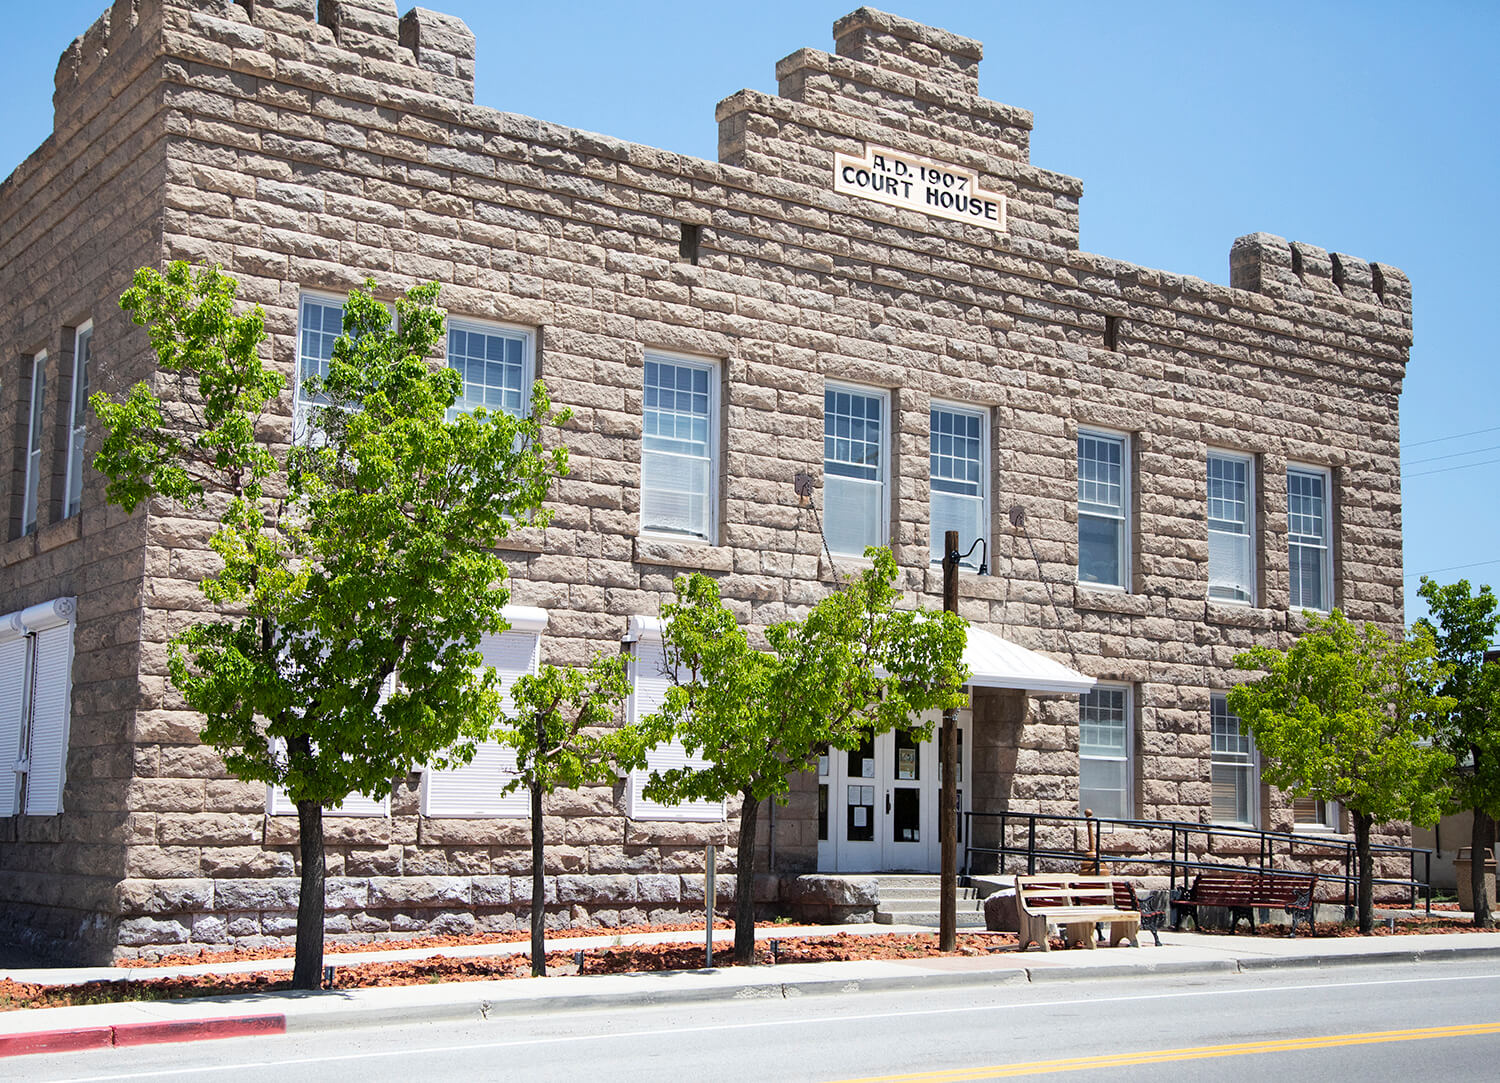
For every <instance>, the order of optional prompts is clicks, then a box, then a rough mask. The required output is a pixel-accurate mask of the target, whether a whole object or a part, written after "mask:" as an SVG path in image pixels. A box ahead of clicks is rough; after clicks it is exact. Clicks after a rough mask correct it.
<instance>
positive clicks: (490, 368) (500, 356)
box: [448, 322, 531, 415]
mask: <svg viewBox="0 0 1500 1083" xmlns="http://www.w3.org/2000/svg"><path fill="white" fill-rule="evenodd" d="M530 347H531V339H530V336H529V335H527V334H526V333H524V332H522V331H507V330H502V329H498V328H486V327H475V326H473V325H471V324H463V323H457V322H454V323H451V324H450V325H449V328H448V367H449V368H451V369H453V370H454V371H455V372H457V373H458V374H459V376H461V377H462V378H463V382H464V384H463V392H462V394H461V396H460V398H459V400H458V401H457V402H455V403H454V404H453V408H454V409H455V410H457V411H462V412H472V411H474V410H476V409H478V408H479V407H481V406H482V407H484V409H486V410H488V411H491V412H494V411H500V412H502V413H507V414H512V415H519V414H520V413H521V412H522V411H523V410H524V409H525V404H526V390H527V382H528V381H527V369H528V367H529V362H530V358H529V354H530V352H531V348H530Z"/></svg>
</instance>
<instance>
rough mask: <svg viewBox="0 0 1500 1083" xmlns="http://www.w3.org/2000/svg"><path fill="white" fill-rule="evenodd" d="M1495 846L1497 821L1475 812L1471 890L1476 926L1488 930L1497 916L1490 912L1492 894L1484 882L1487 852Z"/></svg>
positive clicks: (1470, 836)
mask: <svg viewBox="0 0 1500 1083" xmlns="http://www.w3.org/2000/svg"><path fill="white" fill-rule="evenodd" d="M1494 844H1495V821H1494V818H1493V817H1491V816H1490V815H1489V814H1488V813H1486V812H1484V811H1482V810H1480V809H1475V810H1474V830H1473V831H1471V832H1470V833H1469V846H1470V849H1469V858H1470V861H1469V890H1470V891H1472V892H1473V893H1474V924H1475V926H1477V927H1478V928H1481V929H1488V928H1492V927H1493V926H1494V924H1495V915H1494V914H1493V913H1492V912H1491V910H1490V893H1489V891H1488V890H1487V889H1486V886H1485V882H1484V870H1485V866H1487V865H1488V864H1489V862H1488V861H1487V860H1485V851H1487V850H1491V849H1493V847H1494Z"/></svg>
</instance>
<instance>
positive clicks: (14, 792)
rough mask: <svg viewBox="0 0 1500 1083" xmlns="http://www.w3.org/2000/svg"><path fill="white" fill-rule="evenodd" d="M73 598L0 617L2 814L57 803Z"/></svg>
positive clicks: (53, 808) (68, 714) (68, 715)
mask: <svg viewBox="0 0 1500 1083" xmlns="http://www.w3.org/2000/svg"><path fill="white" fill-rule="evenodd" d="M76 612H77V600H76V599H74V598H58V599H55V600H54V601H50V602H43V603H42V604H40V605H34V606H31V607H30V608H28V609H23V610H20V611H19V612H15V613H11V614H8V615H6V616H4V617H0V817H4V816H15V815H26V816H55V815H57V814H58V813H60V812H62V811H63V791H64V789H65V788H66V785H67V767H68V737H69V732H70V729H71V719H72V701H73V630H74V627H75V614H76Z"/></svg>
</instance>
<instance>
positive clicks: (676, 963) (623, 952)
mask: <svg viewBox="0 0 1500 1083" xmlns="http://www.w3.org/2000/svg"><path fill="white" fill-rule="evenodd" d="M715 927H716V928H728V927H729V923H728V922H724V921H720V922H716V923H715ZM762 927H767V928H774V927H775V926H774V925H764V926H762ZM702 928H703V927H702V925H696V926H693V925H686V926H684V925H675V926H672V925H658V926H621V927H615V928H577V929H569V930H559V931H556V932H548V934H547V935H548V937H549V938H555V937H570V936H571V937H578V936H601V935H604V936H613V935H625V934H627V933H646V932H689V931H701V930H702ZM1483 931H1487V930H1480V929H1476V928H1475V927H1474V926H1473V925H1472V924H1471V923H1469V922H1468V921H1467V920H1460V919H1456V918H1454V917H1452V916H1449V915H1446V914H1439V913H1434V914H1433V915H1432V916H1430V917H1427V916H1418V917H1409V918H1401V919H1398V920H1397V922H1396V927H1395V929H1394V930H1392V929H1390V928H1388V927H1387V926H1385V925H1384V924H1377V925H1376V927H1375V933H1374V935H1376V936H1402V935H1411V934H1415V933H1465V932H1483ZM1241 935H1245V930H1244V927H1243V925H1241ZM1256 935H1258V936H1267V937H1277V936H1280V937H1285V936H1289V935H1290V930H1289V929H1288V928H1287V927H1286V926H1284V925H1270V924H1267V925H1261V926H1259V927H1258V929H1257V930H1256ZM1300 935H1302V936H1304V937H1305V936H1306V935H1307V934H1306V932H1303V933H1301V934H1300ZM1315 935H1316V936H1320V937H1348V936H1358V935H1359V932H1358V929H1357V928H1356V927H1355V926H1354V925H1353V924H1345V923H1334V922H1321V923H1319V924H1318V925H1317V926H1316V929H1315ZM516 942H521V943H525V939H522V938H519V937H511V938H505V939H497V938H496V937H493V936H489V937H484V936H457V937H420V938H413V939H409V940H395V941H385V942H382V943H378V944H376V943H370V944H330V945H328V949H327V956H328V957H327V958H325V963H327V964H328V965H332V966H334V967H335V968H336V970H335V976H334V982H333V986H332V987H333V988H339V989H364V988H372V987H376V986H386V985H428V984H437V983H439V982H455V981H495V980H498V979H505V978H525V977H528V976H530V974H531V960H530V956H528V955H527V954H526V953H524V952H522V953H517V954H511V955H504V956H496V957H491V958H481V959H454V958H449V957H447V956H443V955H436V956H433V957H431V958H427V959H411V960H404V961H401V962H389V963H351V964H349V965H347V966H341V965H339V964H338V961H337V956H338V955H339V954H342V953H347V952H355V951H377V950H390V949H396V948H424V947H425V948H443V947H456V946H461V945H470V944H501V943H516ZM1065 946H1067V945H1064V944H1063V942H1062V941H1061V940H1059V939H1057V938H1055V937H1054V938H1053V947H1055V948H1062V947H1065ZM779 948H780V952H779V957H778V958H779V961H780V962H781V963H820V962H847V961H851V960H857V959H887V960H888V959H923V958H933V957H937V956H942V955H949V956H975V955H988V954H992V953H994V952H1000V951H1015V950H1016V937H1015V935H1014V934H1011V933H960V934H959V938H958V950H957V951H953V952H942V951H939V950H938V938H937V934H936V933H877V934H872V935H857V934H852V933H835V934H831V935H828V936H809V937H787V938H785V939H782V940H781V941H780V943H779ZM287 955H288V950H287V949H284V948H267V949H259V950H246V949H240V950H236V951H226V952H214V953H205V954H202V955H181V956H176V957H172V958H170V959H166V960H161V961H159V962H156V963H146V962H137V963H135V964H122V965H137V966H149V965H158V966H159V965H163V964H164V963H171V964H177V965H188V964H194V963H214V962H240V961H244V960H247V959H248V960H258V959H275V958H284V957H286V956H287ZM756 962H757V964H760V965H768V964H770V963H772V962H773V959H772V954H771V947H770V944H769V943H768V942H766V941H761V942H760V943H759V944H757V955H756ZM714 964H715V965H716V966H733V965H734V957H733V952H732V951H731V950H730V949H729V947H728V945H724V946H723V947H719V946H716V947H715V950H714ZM702 965H703V945H702V944H701V943H675V944H629V945H617V946H612V947H605V948H590V949H588V950H587V951H585V952H584V962H583V968H582V973H584V974H626V973H640V972H651V971H663V970H695V969H698V968H700V967H702ZM547 972H548V973H549V974H551V975H568V974H578V973H580V971H579V968H578V966H577V963H576V962H575V953H573V952H570V951H566V950H563V951H554V952H550V953H549V954H548V956H547ZM290 988H291V979H290V977H289V976H288V975H287V974H286V973H285V972H284V971H282V972H264V971H262V972H257V973H249V974H217V975H200V976H191V977H174V978H141V979H133V978H132V979H122V980H117V981H94V982H88V983H86V984H83V985H44V984H33V983H22V982H15V981H11V980H9V979H0V1011H15V1010H18V1009H23V1008H53V1007H65V1006H68V1005H73V1004H103V1003H115V1002H118V1001H128V1000H169V999H175V998H179V997H205V996H226V995H231V994H243V993H270V992H278V991H282V990H287V989H290Z"/></svg>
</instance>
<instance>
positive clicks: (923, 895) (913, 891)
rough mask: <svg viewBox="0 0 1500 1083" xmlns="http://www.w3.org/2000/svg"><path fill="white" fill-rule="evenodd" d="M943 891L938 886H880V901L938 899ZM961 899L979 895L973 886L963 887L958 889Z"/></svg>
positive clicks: (974, 897)
mask: <svg viewBox="0 0 1500 1083" xmlns="http://www.w3.org/2000/svg"><path fill="white" fill-rule="evenodd" d="M941 894H942V892H940V891H939V890H938V889H937V887H935V886H933V887H886V886H885V885H884V884H882V885H881V887H880V901H881V903H882V904H884V903H886V902H894V901H896V900H898V899H936V898H938V897H939V896H940V895H941ZM958 897H959V898H960V899H977V898H978V897H979V896H978V894H977V893H976V892H975V891H974V889H973V888H967V887H961V888H959V889H958Z"/></svg>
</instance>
